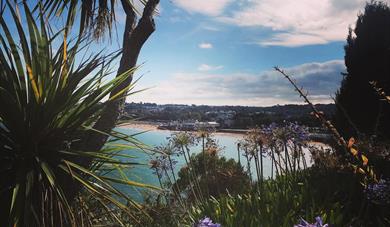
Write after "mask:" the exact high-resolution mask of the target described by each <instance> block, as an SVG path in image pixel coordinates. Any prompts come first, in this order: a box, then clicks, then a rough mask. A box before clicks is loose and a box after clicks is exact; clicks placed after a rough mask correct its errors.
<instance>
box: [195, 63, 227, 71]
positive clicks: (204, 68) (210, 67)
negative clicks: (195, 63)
mask: <svg viewBox="0 0 390 227" xmlns="http://www.w3.org/2000/svg"><path fill="white" fill-rule="evenodd" d="M222 68H223V65H216V66H214V65H207V64H201V65H200V66H199V67H198V70H199V71H214V70H218V69H222Z"/></svg>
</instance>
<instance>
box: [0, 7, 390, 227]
mask: <svg viewBox="0 0 390 227" xmlns="http://www.w3.org/2000/svg"><path fill="white" fill-rule="evenodd" d="M104 2H105V1H99V6H101V4H103V3H104ZM125 2H127V1H123V3H125ZM127 3H128V2H127ZM148 3H149V4H147V5H146V7H145V11H144V12H145V14H144V15H147V16H146V17H147V18H146V19H145V20H147V19H149V22H150V19H151V17H152V13H153V11H154V7H156V5H157V3H158V1H148ZM66 4H67V3H66V2H62V1H54V2H53V3H47V4H43V5H39V4H38V5H37V7H36V8H35V10H31V9H30V6H29V5H27V3H25V2H24V3H23V4H22V6H23V9H22V10H21V12H22V13H23V14H22V15H23V17H24V18H25V19H26V21H27V24H22V23H21V22H20V15H19V14H20V13H18V12H17V11H18V10H16V9H17V8H15V7H14V6H13V5H11V3H10V2H8V1H7V10H8V11H7V12H8V13H10V15H11V16H12V18H13V21H14V22H15V25H16V30H17V32H18V36H19V37H18V39H20V44H21V45H20V46H18V45H16V43H17V42H16V41H15V40H14V36H13V35H11V32H10V29H9V27H8V24H7V23H6V22H5V20H4V18H3V16H4V14H3V12H2V18H1V28H2V33H1V35H2V36H1V40H0V41H1V43H2V46H1V47H2V48H1V52H0V53H1V54H0V59H1V68H2V71H0V73H1V76H0V92H1V96H0V103H1V106H6V107H7V108H1V109H0V135H1V137H0V141H1V146H0V149H1V150H0V151H1V157H0V158H1V160H2V163H4V164H5V165H4V166H2V169H1V175H2V178H1V199H2V201H3V203H2V204H1V206H0V208H1V211H2V215H4V216H5V218H1V221H2V222H4V223H1V224H3V225H5V226H55V225H60V226H62V225H63V226H96V225H105V226H108V225H119V226H183V225H184V226H194V225H195V226H292V225H296V226H305V225H306V226H307V225H309V222H312V221H314V220H315V221H316V224H317V225H319V226H326V225H333V226H388V225H390V220H389V217H390V214H389V212H390V209H389V208H390V207H389V206H390V199H389V194H390V183H389V182H390V181H389V175H388V174H389V171H387V170H388V166H389V165H388V164H389V154H388V140H387V139H388V133H387V130H388V128H386V127H385V126H386V124H387V123H386V122H387V121H385V120H384V119H383V118H384V117H388V114H387V112H386V109H387V108H388V105H390V102H389V100H390V99H389V97H388V94H389V93H390V91H389V87H388V82H387V80H382V79H381V78H379V77H378V78H377V77H374V78H369V79H368V80H366V81H365V82H367V84H364V85H363V87H364V88H365V89H360V90H359V88H360V87H359V86H357V88H358V89H357V90H358V91H359V92H361V91H362V90H364V91H369V93H371V95H369V97H371V98H374V99H372V100H371V101H370V100H369V101H368V102H369V103H370V104H375V105H376V104H377V105H379V106H380V107H381V109H380V111H377V112H375V113H373V114H371V115H369V116H370V118H367V119H369V121H365V120H366V119H365V118H364V117H363V118H361V116H360V117H359V116H353V115H354V114H355V113H357V112H359V110H360V109H359V108H357V109H356V106H355V107H351V108H350V107H349V105H344V104H342V102H343V101H342V100H347V101H346V103H347V104H352V103H353V101H348V98H347V97H348V95H345V93H344V92H346V91H348V90H349V88H346V87H344V88H343V89H341V90H340V94H339V96H338V100H339V101H340V103H341V104H342V106H341V107H342V108H345V109H342V108H340V110H341V111H342V114H344V117H345V120H341V122H342V123H348V124H344V125H342V126H340V125H338V126H337V127H338V128H337V129H336V128H335V127H334V126H333V125H332V124H331V123H330V122H329V121H328V120H327V119H326V118H325V117H324V116H323V114H322V113H321V112H320V111H318V110H317V109H316V107H315V106H314V105H312V104H311V103H310V101H309V100H308V99H307V96H306V94H305V92H303V91H302V90H301V89H300V88H299V87H297V85H296V84H295V82H294V81H293V80H292V79H291V77H290V76H289V75H288V74H287V73H285V72H283V71H282V70H281V69H279V68H276V70H277V71H279V72H280V73H281V74H282V75H283V76H284V77H285V78H286V79H287V80H289V81H290V82H291V83H292V85H293V86H294V88H295V89H296V90H297V91H298V92H299V94H300V95H301V96H302V97H303V98H304V99H305V101H306V102H307V103H308V104H309V106H310V107H311V108H312V111H313V115H314V116H315V117H316V118H317V119H318V120H319V121H320V122H321V123H322V124H323V125H324V127H326V128H327V129H328V130H329V131H330V132H331V133H332V134H333V136H334V138H335V144H333V145H332V149H330V150H326V151H325V150H321V149H318V148H316V147H308V146H307V144H305V130H304V128H303V127H301V126H299V125H295V124H287V125H282V126H281V125H279V126H277V125H270V126H267V127H260V128H255V129H253V130H252V131H251V132H250V133H249V134H248V135H247V136H246V138H245V139H244V140H243V141H240V142H239V146H238V148H237V152H238V154H239V153H240V152H241V153H244V154H245V157H246V160H240V159H238V163H237V162H235V161H233V160H226V159H224V158H221V157H219V155H218V152H219V150H220V148H219V146H218V144H217V143H216V141H214V140H213V139H212V136H211V135H210V133H209V132H206V131H200V132H199V134H198V135H196V136H194V135H191V134H189V133H178V134H174V135H173V136H172V138H170V141H169V143H168V145H167V146H164V147H159V148H156V149H155V152H156V153H158V154H159V156H158V157H156V158H157V159H155V160H153V161H152V163H151V168H153V169H155V172H156V175H157V176H156V177H158V179H159V180H160V186H161V188H162V189H163V190H161V191H160V189H158V188H155V190H156V191H157V192H158V194H157V196H155V195H152V196H150V197H148V198H147V199H146V200H145V203H144V204H138V203H136V202H135V201H133V200H132V199H131V198H129V197H128V196H127V195H125V194H124V193H123V192H121V191H120V190H118V189H116V187H115V186H116V184H125V185H129V186H143V187H148V186H147V185H142V184H139V183H137V182H133V181H130V180H129V179H128V178H127V176H126V175H125V174H124V171H123V168H125V167H128V166H130V167H132V166H134V165H135V164H137V163H133V162H128V161H129V160H131V158H132V157H129V156H126V155H124V154H123V153H121V152H120V151H122V150H123V149H131V148H134V146H136V147H139V146H140V144H139V143H138V142H137V141H135V140H133V139H132V138H131V137H129V136H126V135H123V134H120V133H115V132H112V131H111V129H108V131H100V130H98V128H96V127H97V126H99V125H101V124H100V123H101V122H100V121H99V119H102V118H101V117H102V116H108V117H110V118H111V117H112V119H113V122H114V123H115V122H116V118H115V114H118V115H119V113H118V111H115V114H114V116H110V115H109V114H107V109H110V107H112V108H114V109H117V108H116V107H120V104H121V103H123V102H124V99H123V97H125V95H127V94H129V92H128V91H129V90H128V89H130V88H132V86H133V85H132V84H131V75H132V72H133V71H132V70H133V69H132V67H130V66H132V65H133V66H134V65H135V63H136V59H137V56H138V53H135V55H136V56H134V58H133V59H132V62H130V63H129V62H128V63H127V64H126V62H122V61H121V65H122V66H123V67H120V70H119V73H118V75H117V77H116V78H115V79H114V80H112V81H109V82H102V81H103V79H104V78H105V77H106V76H107V75H108V73H107V72H108V69H109V68H108V66H109V63H110V62H111V61H112V60H113V58H110V57H111V56H110V57H108V58H104V57H103V58H101V57H99V56H91V58H89V59H88V60H86V61H84V62H83V61H82V62H81V63H80V64H77V65H76V64H75V56H76V55H77V53H78V51H80V49H79V48H81V47H82V46H83V44H84V42H85V41H86V39H84V36H83V35H82V34H83V33H82V32H80V36H79V38H78V39H76V40H74V41H68V39H67V35H68V29H69V28H70V26H71V24H72V21H73V19H74V18H75V15H74V14H75V12H76V11H75V9H76V8H75V6H74V4H73V5H70V7H69V8H68V11H69V12H68V13H69V14H68V15H69V16H68V20H67V25H66V27H65V29H64V36H63V37H64V38H63V39H62V42H61V43H62V45H60V48H59V49H56V50H55V51H54V50H53V47H52V45H53V43H54V40H55V37H62V34H63V33H62V31H59V32H57V33H54V34H51V33H50V32H49V30H50V28H48V27H46V26H47V24H46V23H45V18H44V16H43V15H47V14H46V13H47V12H48V11H50V12H51V13H52V12H54V11H57V10H58V11H57V12H56V13H57V14H61V12H62V11H63V10H64V9H65V8H66V6H67V5H66ZM76 5H77V4H76ZM105 5H106V7H107V2H105ZM42 6H44V7H42ZM124 6H127V8H125V11H126V15H127V17H126V24H127V23H129V26H130V25H132V23H131V22H134V20H135V19H134V18H133V19H131V17H130V16H131V15H133V16H134V15H135V13H134V11H132V8H131V6H130V5H126V4H124ZM148 6H149V7H148ZM129 7H130V8H129ZM93 10H95V9H93ZM93 10H92V11H93ZM92 11H91V9H88V7H86V5H83V12H84V16H82V17H81V18H82V24H81V28H80V30H81V31H83V29H84V26H85V25H88V24H89V22H88V20H87V19H86V18H88V15H91V12H92ZM99 12H100V10H99ZM101 12H106V11H105V10H102V11H101ZM389 12H390V10H389V8H388V6H386V5H385V4H382V3H377V2H372V3H369V4H368V5H367V7H366V12H365V14H364V15H362V16H360V17H359V20H358V23H357V26H356V29H355V31H354V32H355V34H356V35H357V36H356V38H354V37H353V35H350V36H349V39H348V46H347V47H346V51H347V55H346V63H347V67H348V76H347V77H346V79H345V81H344V83H343V84H344V85H345V86H347V85H348V87H349V86H353V84H355V83H356V81H354V78H355V76H354V75H356V74H354V73H356V72H358V71H360V70H359V69H358V70H356V69H354V68H353V67H351V66H353V65H354V64H355V65H359V66H362V65H364V64H363V63H364V62H365V61H363V60H357V62H353V61H356V59H359V58H357V57H356V56H358V57H359V56H360V54H358V53H363V54H361V55H362V56H364V55H366V54H367V50H370V48H368V47H370V46H371V45H368V47H367V49H366V48H362V49H361V47H360V44H361V43H363V44H364V43H365V42H367V40H366V39H365V38H362V36H361V32H363V33H367V30H366V28H367V27H375V26H372V25H366V26H367V27H365V26H364V25H365V23H369V24H370V23H371V20H370V19H368V18H369V17H370V15H374V16H375V17H376V16H378V15H387V16H384V19H383V20H385V21H388V18H389V16H388V15H389ZM132 13H133V14H132ZM105 16H108V17H105V18H106V19H108V20H106V21H105V22H104V23H106V22H108V21H109V20H110V19H109V18H110V14H106V15H105ZM34 18H37V19H34ZM142 18H144V17H142ZM142 18H141V22H145V21H142ZM381 20H382V19H381ZM102 21H104V20H100V22H102ZM146 22H147V21H146ZM104 23H103V24H102V23H92V22H91V24H90V25H92V26H96V28H97V30H96V31H95V33H94V34H95V35H99V32H102V31H103V30H102V29H103V28H104V26H105V25H104ZM374 24H375V23H374ZM24 28H25V29H24ZM153 28H154V27H152V30H150V31H149V33H148V34H149V35H150V33H151V32H152V31H153ZM25 30H26V31H27V30H28V35H27V33H26V32H25ZM130 33H131V32H130ZM130 33H126V34H127V35H129V34H130ZM368 33H370V35H371V34H372V33H371V32H368ZM386 34H387V33H386ZM386 34H384V35H386ZM379 35H380V34H379ZM382 35H383V34H382ZM147 37H148V36H147ZM147 37H146V38H147ZM369 37H371V36H369ZM378 37H379V36H378ZM386 37H387V36H386ZM128 38H129V40H132V41H134V42H137V41H138V42H141V44H143V42H145V39H142V40H134V37H133V39H131V38H132V37H128ZM144 38H145V37H144ZM378 40H382V39H379V38H378ZM383 40H384V46H380V47H379V49H380V50H387V49H388V41H387V39H383ZM376 41H377V40H375V42H376ZM377 43H379V42H377ZM386 45H387V46H386ZM141 46H142V45H141ZM129 47H131V45H129V44H128V43H127V44H124V51H126V50H128V48H129ZM354 48H357V49H354ZM358 50H360V51H361V52H360V51H358ZM138 51H139V50H138ZM126 53H127V52H126ZM350 53H352V56H354V57H351V58H349V57H348V56H351V55H349V54H350ZM377 55H378V56H382V55H386V53H385V54H377ZM112 56H116V54H114V55H112ZM124 61H125V60H124ZM362 62H363V63H362ZM378 62H379V63H381V62H382V63H383V62H385V63H384V65H387V61H386V59H385V60H383V61H382V60H381V59H378V60H377V61H376V63H378ZM122 63H123V64H124V65H123V64H122ZM353 63H354V64H353ZM369 67H372V66H371V65H370V66H369ZM377 68H380V69H382V68H385V67H383V65H379V66H378V67H376V66H375V67H373V68H372V70H374V69H377ZM96 69H99V70H97V71H95V70H96ZM361 71H362V72H363V73H365V74H364V75H366V74H372V73H371V71H367V70H363V69H361ZM387 72H388V70H387V69H386V68H385V69H384V70H383V71H378V72H376V71H375V74H381V73H383V74H386V73H387ZM364 75H363V76H364ZM363 76H362V75H360V76H357V77H358V78H359V79H357V81H358V82H362V81H363V82H364V80H361V78H360V77H363ZM371 80H376V81H371ZM368 82H371V83H368ZM351 84H352V85H351ZM369 88H370V89H371V90H370V89H369ZM109 94H111V95H110V98H109V99H108V101H105V102H103V99H104V98H105V97H106V96H108V95H109ZM346 94H355V93H354V92H350V93H349V92H347V93H346ZM362 94H363V95H364V94H365V93H364V92H362ZM359 95H361V94H360V93H359ZM356 97H357V96H354V95H352V99H353V98H356ZM364 97H365V96H364ZM350 98H351V97H349V100H351V99H350ZM382 99H383V100H382ZM378 100H379V101H378ZM101 102H102V103H103V104H102V103H101ZM340 103H339V104H340ZM363 108H367V107H366V106H364V107H363ZM369 109H375V108H369ZM344 110H346V111H344ZM382 110H383V111H382ZM104 113H105V114H104ZM383 115H384V117H383ZM373 116H374V117H373ZM98 122H100V123H98ZM349 124H350V125H349ZM110 125H111V126H109V127H108V128H112V127H113V125H114V124H110ZM342 127H347V128H348V129H347V130H344V129H343V128H342ZM382 127H385V128H382ZM339 132H340V133H342V134H341V135H340V133H339ZM91 133H92V134H91ZM85 135H88V139H90V138H89V136H91V135H93V136H91V137H92V138H100V139H99V141H95V140H90V141H92V142H90V143H92V144H95V143H96V144H101V146H102V145H103V143H104V142H106V138H107V137H108V136H111V137H112V138H113V142H114V143H108V144H106V146H105V147H104V148H103V149H100V148H101V146H98V145H97V147H98V148H96V147H95V148H96V149H97V150H96V149H93V150H85V148H86V147H85V146H80V141H83V140H84V139H85V137H84V136H85ZM98 135H100V136H98ZM102 135H103V136H102ZM350 135H354V136H355V138H353V137H350ZM101 136H102V137H101ZM343 136H344V137H343ZM344 138H349V139H348V140H345V139H344ZM119 140H124V141H126V142H130V143H131V144H133V145H134V146H129V145H128V144H119V143H118V141H119ZM102 141H103V142H102ZM194 143H201V144H202V150H201V151H200V153H199V154H197V155H195V154H194V152H192V151H191V146H192V145H193V144H194ZM305 146H306V148H307V149H309V150H310V152H311V156H312V158H313V160H314V165H313V166H311V167H309V166H308V165H307V163H306V158H305V155H304V153H303V149H302V148H304V147H305ZM87 147H88V146H87ZM81 148H83V149H81ZM174 155H182V156H183V157H184V158H185V160H186V167H185V168H184V169H182V170H181V171H180V172H179V174H178V175H176V172H175V171H174V168H173V165H174V163H175V160H174ZM122 157H126V158H127V159H126V160H127V161H126V162H124V161H121V159H120V158H122ZM238 157H240V156H239V155H238ZM264 157H269V158H270V159H271V161H272V164H271V168H272V171H271V172H272V173H274V174H275V176H273V175H272V176H271V177H270V178H268V179H266V178H265V177H264ZM122 160H123V159H122ZM241 161H242V162H241ZM245 162H247V165H246V169H245V168H244V167H243V163H245ZM250 163H254V166H253V165H252V166H251V164H250ZM112 171H117V172H118V173H119V175H120V176H121V177H120V178H113V177H112V176H110V175H109V174H108V173H109V172H112ZM253 172H254V173H255V174H252V173H253ZM149 187H150V188H153V187H152V186H149ZM298 223H299V224H298ZM325 223H327V224H325Z"/></svg>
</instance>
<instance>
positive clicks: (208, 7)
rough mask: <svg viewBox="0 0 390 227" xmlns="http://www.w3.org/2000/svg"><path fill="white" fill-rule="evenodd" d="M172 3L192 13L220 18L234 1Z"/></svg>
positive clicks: (189, 0)
mask: <svg viewBox="0 0 390 227" xmlns="http://www.w3.org/2000/svg"><path fill="white" fill-rule="evenodd" d="M172 2H173V3H174V4H175V5H176V6H178V7H180V8H182V9H184V10H186V11H187V12H190V13H201V14H205V15H208V16H218V15H220V14H221V13H222V12H223V10H224V9H225V7H226V6H227V5H228V4H229V3H231V2H232V0H207V1H206V0H197V1H194V0H173V1H172Z"/></svg>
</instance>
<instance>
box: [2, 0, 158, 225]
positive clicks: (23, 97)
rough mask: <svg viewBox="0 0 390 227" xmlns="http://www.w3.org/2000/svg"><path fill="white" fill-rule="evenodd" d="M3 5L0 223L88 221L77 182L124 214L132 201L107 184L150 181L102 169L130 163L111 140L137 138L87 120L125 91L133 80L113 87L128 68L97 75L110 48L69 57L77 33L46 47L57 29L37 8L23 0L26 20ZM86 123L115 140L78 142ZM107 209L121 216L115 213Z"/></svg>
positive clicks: (106, 61)
mask: <svg viewBox="0 0 390 227" xmlns="http://www.w3.org/2000/svg"><path fill="white" fill-rule="evenodd" d="M7 5H8V7H7V10H9V13H10V15H12V20H7V21H5V19H4V17H3V16H4V14H2V16H1V21H0V22H1V30H0V34H1V37H0V42H1V45H0V50H1V51H0V68H1V70H0V162H1V166H0V193H1V194H0V199H1V201H2V202H1V205H0V208H1V215H2V217H1V218H0V219H1V223H0V224H1V226H62V225H64V226H82V225H92V224H93V223H92V221H91V220H90V219H89V218H87V219H85V213H87V212H88V210H85V211H84V212H83V211H81V210H78V209H75V207H77V206H75V205H74V203H72V202H73V199H74V196H75V192H76V194H77V192H78V191H79V190H78V187H79V186H80V185H81V186H82V187H83V188H84V191H85V192H86V193H88V194H89V195H90V196H91V197H92V198H94V199H95V200H96V201H97V203H99V204H100V205H101V206H102V207H104V208H105V209H107V211H111V210H112V209H113V207H117V208H119V209H120V210H121V211H122V212H127V213H128V215H130V216H131V212H130V209H134V208H136V209H140V207H139V205H138V204H136V203H135V202H134V201H132V200H131V198H128V197H127V196H126V195H125V194H123V193H122V192H120V191H119V190H117V189H116V188H115V186H114V185H115V184H118V183H119V184H127V185H132V186H142V187H151V186H147V185H143V184H140V183H137V182H133V181H130V180H129V179H127V178H126V176H124V175H123V174H121V176H122V177H121V178H114V177H110V175H107V174H105V173H102V171H107V170H112V169H116V170H117V171H118V172H123V170H122V169H123V168H126V167H128V166H132V165H134V164H135V163H133V162H124V161H120V160H119V158H121V157H123V156H125V155H124V154H122V153H120V151H121V150H123V149H129V148H131V146H123V145H118V141H117V140H118V139H122V140H126V141H128V142H133V143H136V142H135V141H134V140H132V139H131V138H130V137H127V136H125V135H121V134H118V133H116V134H114V135H113V134H112V133H111V132H99V131H98V130H97V129H93V126H94V123H95V122H96V121H97V119H99V117H100V116H101V113H102V111H103V110H104V108H105V107H106V106H107V105H109V104H110V103H112V102H115V101H117V100H118V98H123V97H126V96H127V95H129V94H131V89H132V88H133V84H130V85H129V86H126V87H125V88H123V89H120V90H119V91H117V92H114V93H113V91H116V90H118V88H120V85H123V82H124V81H126V80H128V78H129V77H131V75H132V72H133V71H134V69H130V70H127V71H125V72H123V73H121V74H120V75H117V76H116V78H115V79H112V80H108V82H102V81H104V79H105V78H106V76H107V75H109V68H108V66H109V64H110V63H111V61H112V60H113V59H114V55H110V56H108V57H100V56H99V55H95V56H90V57H89V58H88V59H87V60H85V61H81V62H80V63H79V64H76V63H75V59H76V56H77V54H78V52H79V51H80V48H79V47H81V48H82V45H83V44H84V41H85V40H84V39H82V38H78V39H77V40H75V41H73V42H70V41H67V40H66V36H65V38H64V39H63V42H62V44H61V45H59V47H57V46H56V50H55V51H53V50H54V48H53V46H54V42H55V40H58V39H59V37H61V35H62V34H63V32H62V31H60V32H58V33H56V34H54V35H52V36H50V35H49V34H48V32H47V31H48V30H49V29H48V27H47V24H46V23H45V21H44V16H43V10H42V9H43V7H42V8H40V9H38V10H36V11H35V12H39V13H35V14H33V13H31V10H30V9H29V7H28V6H27V4H26V3H25V4H23V6H24V9H23V10H21V11H24V19H25V21H26V23H25V24H22V23H21V22H20V18H19V15H18V13H17V12H16V11H15V10H14V9H13V7H12V6H11V4H9V3H7ZM36 18H38V19H36ZM10 21H13V22H14V23H15V27H16V29H17V37H16V36H15V34H14V33H12V32H11V31H10V29H9V23H10ZM27 31H28V32H27ZM129 91H130V92H129ZM110 93H111V96H110V98H109V99H108V100H105V98H106V97H107V96H108V95H109V94H110ZM103 101H104V102H103ZM91 130H93V131H95V132H96V133H103V134H105V135H106V136H108V135H112V136H114V137H115V138H117V139H116V141H115V142H114V143H112V144H111V145H107V146H106V148H103V149H102V150H98V151H96V150H85V149H82V148H85V147H84V146H82V145H80V144H81V142H82V141H83V139H84V138H85V135H87V134H88V133H87V132H88V131H91ZM118 157H119V158H118ZM128 158H129V157H128ZM85 160H87V163H88V165H85V162H86V161H85ZM122 160H123V159H122ZM75 188H76V190H75ZM128 205H129V206H128ZM109 213H110V214H111V216H112V218H113V220H116V221H117V222H119V223H120V220H119V219H118V218H116V216H115V213H114V212H109ZM80 220H84V221H85V220H89V222H80Z"/></svg>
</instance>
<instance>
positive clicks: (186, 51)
mask: <svg viewBox="0 0 390 227" xmlns="http://www.w3.org/2000/svg"><path fill="white" fill-rule="evenodd" d="M386 1H387V2H390V0H386ZM364 5H365V1H364V0H315V1H313V0H294V1H292V0H291V1H286V0H170V1H166V0H161V4H160V6H159V15H158V16H156V31H155V32H154V33H153V34H152V36H151V37H150V39H149V40H148V41H147V42H146V44H145V45H144V47H143V49H142V51H141V56H140V58H139V61H138V63H144V64H143V66H142V68H141V69H140V70H139V71H138V72H137V76H140V75H144V76H143V77H142V79H141V80H140V81H139V82H138V85H137V88H138V89H143V88H150V89H148V90H147V91H143V92H141V93H139V94H136V95H133V96H131V97H129V98H128V99H127V101H128V102H132V101H134V102H140V101H142V102H156V103H160V104H168V103H180V104H197V105H199V104H207V105H251V106H270V105H276V104H287V103H302V101H301V99H300V98H299V96H298V95H297V94H296V93H295V92H294V90H293V89H292V87H291V85H290V84H289V83H288V82H287V81H286V80H285V79H284V78H283V77H282V76H281V75H279V74H278V73H276V72H275V71H274V70H273V67H274V66H279V67H281V68H283V69H285V70H286V72H288V73H290V74H291V75H293V77H294V78H295V79H296V81H297V83H298V84H299V85H301V86H303V87H304V88H305V89H306V90H307V91H308V92H309V95H310V97H311V99H312V100H313V101H314V102H315V103H329V102H332V100H331V97H330V96H331V95H334V93H335V92H336V91H337V89H338V88H339V86H340V81H341V79H342V76H341V74H340V73H341V72H345V66H344V62H343V57H344V50H343V46H344V44H345V39H346V37H347V34H348V28H349V27H350V26H352V27H353V25H354V23H355V21H356V19H357V15H358V13H359V12H363V10H364ZM116 13H117V22H116V26H117V35H114V36H113V37H114V39H113V40H111V41H109V40H108V39H105V41H103V42H99V43H94V44H93V45H92V47H91V49H90V50H92V51H94V50H98V49H101V48H105V49H106V50H107V51H108V52H109V51H113V50H117V49H118V48H120V45H118V44H121V43H122V40H121V39H122V33H123V27H124V21H125V15H124V12H123V11H122V9H121V5H120V1H118V2H117V10H116ZM59 24H61V21H59ZM59 27H60V26H59ZM75 30H76V31H77V28H75ZM116 37H117V38H116Z"/></svg>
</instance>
